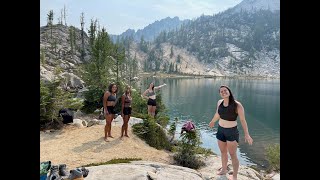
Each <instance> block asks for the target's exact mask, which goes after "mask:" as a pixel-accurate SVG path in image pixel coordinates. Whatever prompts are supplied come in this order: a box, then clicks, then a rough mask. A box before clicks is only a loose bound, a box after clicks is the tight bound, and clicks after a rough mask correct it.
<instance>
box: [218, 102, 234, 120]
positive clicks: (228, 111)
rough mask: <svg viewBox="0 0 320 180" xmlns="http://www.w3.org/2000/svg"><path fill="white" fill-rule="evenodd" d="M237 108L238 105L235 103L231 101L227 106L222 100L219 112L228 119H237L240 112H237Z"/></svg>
mask: <svg viewBox="0 0 320 180" xmlns="http://www.w3.org/2000/svg"><path fill="white" fill-rule="evenodd" d="M236 108H237V107H236V104H235V103H231V104H230V103H229V105H228V106H227V107H225V106H224V105H223V101H222V102H221V104H220V105H219V108H218V114H219V115H220V118H221V119H224V120H227V121H236V120H237V117H238V114H237V113H236Z"/></svg>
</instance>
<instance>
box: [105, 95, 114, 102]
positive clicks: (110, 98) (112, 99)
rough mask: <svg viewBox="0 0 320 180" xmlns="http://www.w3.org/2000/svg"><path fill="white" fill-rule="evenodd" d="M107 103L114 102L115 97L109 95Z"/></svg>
mask: <svg viewBox="0 0 320 180" xmlns="http://www.w3.org/2000/svg"><path fill="white" fill-rule="evenodd" d="M107 101H116V96H113V95H112V94H110V96H108V99H107Z"/></svg>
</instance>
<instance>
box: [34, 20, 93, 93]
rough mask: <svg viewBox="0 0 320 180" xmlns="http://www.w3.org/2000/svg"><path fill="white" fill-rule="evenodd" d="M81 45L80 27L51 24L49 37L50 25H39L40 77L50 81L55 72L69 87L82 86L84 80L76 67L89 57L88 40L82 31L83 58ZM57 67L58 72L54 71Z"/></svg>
mask: <svg viewBox="0 0 320 180" xmlns="http://www.w3.org/2000/svg"><path fill="white" fill-rule="evenodd" d="M71 36H72V37H71ZM71 41H72V42H71ZM71 44H72V45H71ZM81 45H82V40H81V30H80V29H77V28H74V27H72V26H71V27H68V26H64V25H53V27H52V38H51V27H50V26H43V27H40V79H42V80H44V81H52V80H53V79H54V78H55V73H56V75H59V76H61V77H64V78H65V79H66V85H67V86H68V87H69V88H82V87H83V86H84V84H83V83H84V82H83V81H82V80H81V78H80V77H79V76H78V75H77V74H78V72H77V67H78V65H79V64H82V63H83V62H84V61H88V60H89V59H90V54H89V40H88V36H87V34H86V33H84V48H85V51H84V58H83V59H82V58H81V50H80V49H81V47H82V46H81ZM58 69H60V72H56V71H57V70H58Z"/></svg>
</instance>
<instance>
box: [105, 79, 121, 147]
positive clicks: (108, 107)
mask: <svg viewBox="0 0 320 180" xmlns="http://www.w3.org/2000/svg"><path fill="white" fill-rule="evenodd" d="M117 91H118V88H117V85H116V84H114V83H111V84H110V85H109V87H108V91H106V92H105V93H104V96H103V110H104V111H103V112H104V116H105V118H106V125H105V127H104V140H105V141H106V142H108V137H111V138H113V136H112V135H111V123H112V120H113V119H114V115H115V114H116V113H115V111H114V106H115V105H116V99H117Z"/></svg>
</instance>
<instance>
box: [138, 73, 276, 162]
mask: <svg viewBox="0 0 320 180" xmlns="http://www.w3.org/2000/svg"><path fill="white" fill-rule="evenodd" d="M151 81H155V82H156V86H157V85H161V84H163V83H166V84H167V86H165V87H163V88H162V89H161V94H162V98H163V101H164V103H165V105H166V107H167V109H168V114H169V116H170V121H173V120H174V118H175V117H178V118H179V124H178V126H177V135H178V136H179V134H178V133H179V132H180V129H181V126H182V124H183V123H184V122H185V121H187V120H188V119H191V120H192V121H193V122H194V123H195V125H196V127H197V128H198V129H200V134H201V141H202V143H203V144H202V146H203V147H205V148H210V149H212V150H213V152H215V153H216V154H218V155H220V151H219V147H218V143H217V139H216V137H215V133H216V131H217V124H218V122H216V124H215V127H214V128H209V127H208V124H209V122H210V121H211V119H212V117H213V115H214V113H215V110H216V104H217V101H218V100H219V99H221V97H220V95H219V92H218V90H219V87H220V85H222V84H225V85H228V86H229V87H230V89H231V91H232V93H233V95H234V97H235V99H236V100H238V101H240V102H241V103H242V105H243V106H244V109H245V116H246V120H247V124H248V127H249V133H250V135H251V137H252V138H253V140H254V143H253V145H252V146H249V145H248V144H247V143H245V142H244V133H243V129H242V126H241V123H240V120H239V118H238V129H239V132H240V141H239V148H238V152H237V153H238V157H239V161H240V163H241V164H244V165H258V166H259V167H262V168H263V167H265V166H268V163H267V160H266V158H265V148H266V147H267V146H268V145H269V144H273V143H280V80H253V79H232V78H189V79H187V78H167V79H153V78H146V79H144V80H143V81H142V84H141V85H142V87H143V88H142V91H144V90H145V89H146V88H147V87H148V85H149V83H150V82H151ZM144 87H145V88H144ZM170 123H171V122H170ZM170 123H169V124H170Z"/></svg>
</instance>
